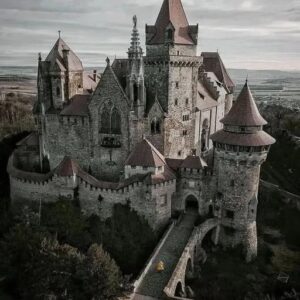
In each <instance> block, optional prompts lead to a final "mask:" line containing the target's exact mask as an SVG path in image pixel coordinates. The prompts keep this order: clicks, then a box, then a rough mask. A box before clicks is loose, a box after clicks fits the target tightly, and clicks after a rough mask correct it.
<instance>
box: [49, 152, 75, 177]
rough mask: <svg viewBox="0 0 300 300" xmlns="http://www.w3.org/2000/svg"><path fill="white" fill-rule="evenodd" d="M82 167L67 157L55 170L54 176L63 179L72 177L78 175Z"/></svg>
mask: <svg viewBox="0 0 300 300" xmlns="http://www.w3.org/2000/svg"><path fill="white" fill-rule="evenodd" d="M79 169H80V167H79V165H78V164H77V162H75V161H74V160H72V159H71V158H70V157H68V156H66V157H65V158H64V159H63V161H62V162H61V163H60V164H59V165H58V167H57V168H56V169H55V171H54V174H57V175H58V176H61V177H70V176H74V175H77V174H78V171H79Z"/></svg>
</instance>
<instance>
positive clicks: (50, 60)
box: [39, 35, 83, 111]
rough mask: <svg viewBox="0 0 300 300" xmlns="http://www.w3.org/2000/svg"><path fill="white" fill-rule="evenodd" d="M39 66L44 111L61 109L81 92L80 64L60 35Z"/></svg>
mask: <svg viewBox="0 0 300 300" xmlns="http://www.w3.org/2000/svg"><path fill="white" fill-rule="evenodd" d="M40 65H41V68H40V69H41V72H40V75H39V76H41V78H40V80H41V81H42V82H43V86H44V89H43V91H42V93H43V95H41V98H42V99H43V103H44V105H45V109H46V111H47V110H48V109H49V108H50V107H52V108H54V109H62V108H63V106H64V105H65V104H66V103H68V101H69V100H70V99H71V98H72V97H73V96H74V95H76V94H80V93H82V92H83V66H82V63H81V61H80V59H79V58H78V57H77V56H76V54H75V53H74V52H73V51H72V50H71V49H70V48H69V46H68V45H67V44H66V43H65V42H64V41H63V39H62V38H61V37H60V35H59V38H58V40H57V41H56V43H55V45H54V46H53V48H52V50H51V51H50V53H49V54H48V56H47V58H46V59H45V61H40ZM39 92H40V91H39Z"/></svg>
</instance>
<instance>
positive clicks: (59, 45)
mask: <svg viewBox="0 0 300 300" xmlns="http://www.w3.org/2000/svg"><path fill="white" fill-rule="evenodd" d="M63 50H69V55H68V66H69V70H70V71H83V66H82V63H81V61H80V59H79V58H78V56H77V55H76V54H75V53H74V52H73V51H72V50H71V49H70V47H69V46H68V45H67V44H66V43H65V41H64V40H63V39H61V38H59V39H58V40H57V41H56V43H55V44H54V46H53V48H52V50H51V51H50V53H49V54H48V56H47V58H46V60H45V61H47V62H49V63H50V66H51V67H52V68H54V67H55V65H56V64H57V65H58V66H59V68H60V69H61V71H65V69H66V68H67V66H66V64H65V62H64V59H63Z"/></svg>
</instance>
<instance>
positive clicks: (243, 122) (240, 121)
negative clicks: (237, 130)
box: [221, 82, 267, 126]
mask: <svg viewBox="0 0 300 300" xmlns="http://www.w3.org/2000/svg"><path fill="white" fill-rule="evenodd" d="M221 122H222V123H223V124H225V125H235V126H263V125H266V124H267V121H266V120H265V119H264V118H263V117H262V116H261V115H260V113H259V111H258V108H257V106H256V103H255V101H254V99H253V97H252V93H251V91H250V88H249V86H248V82H246V83H245V85H244V87H243V89H242V91H241V93H240V95H239V96H238V98H237V100H236V102H235V104H234V105H233V107H232V108H231V110H230V111H229V113H228V114H227V115H226V116H225V117H224V118H223V119H222V120H221Z"/></svg>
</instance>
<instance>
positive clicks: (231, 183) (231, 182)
mask: <svg viewBox="0 0 300 300" xmlns="http://www.w3.org/2000/svg"><path fill="white" fill-rule="evenodd" d="M234 184H235V183H234V180H233V179H232V180H231V181H230V186H231V187H234Z"/></svg>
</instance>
